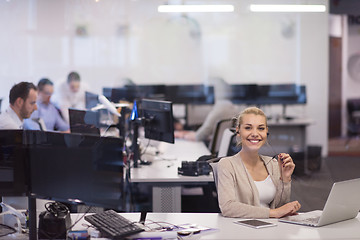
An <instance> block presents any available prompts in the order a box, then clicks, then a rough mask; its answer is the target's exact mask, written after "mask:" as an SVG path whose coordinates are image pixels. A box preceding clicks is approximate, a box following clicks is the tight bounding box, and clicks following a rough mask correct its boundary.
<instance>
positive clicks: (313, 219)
mask: <svg viewBox="0 0 360 240" xmlns="http://www.w3.org/2000/svg"><path fill="white" fill-rule="evenodd" d="M319 219H320V216H318V217H309V218H305V219H303V220H302V221H303V222H304V223H308V224H313V225H315V224H317V223H318V222H319Z"/></svg>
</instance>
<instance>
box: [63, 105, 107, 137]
mask: <svg viewBox="0 0 360 240" xmlns="http://www.w3.org/2000/svg"><path fill="white" fill-rule="evenodd" d="M69 119H70V131H71V133H82V134H88V135H95V136H100V123H99V112H94V111H87V110H78V109H72V108H69Z"/></svg>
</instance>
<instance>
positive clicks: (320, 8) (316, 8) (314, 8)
mask: <svg viewBox="0 0 360 240" xmlns="http://www.w3.org/2000/svg"><path fill="white" fill-rule="evenodd" d="M250 11H252V12H325V11H326V6H325V5H260V4H251V5H250Z"/></svg>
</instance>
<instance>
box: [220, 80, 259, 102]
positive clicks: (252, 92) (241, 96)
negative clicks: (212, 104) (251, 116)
mask: <svg viewBox="0 0 360 240" xmlns="http://www.w3.org/2000/svg"><path fill="white" fill-rule="evenodd" d="M229 90H230V91H229V93H228V96H227V99H229V100H230V101H232V102H233V103H235V104H253V103H254V102H255V101H256V98H257V85H256V84H232V85H231V86H230V88H229Z"/></svg>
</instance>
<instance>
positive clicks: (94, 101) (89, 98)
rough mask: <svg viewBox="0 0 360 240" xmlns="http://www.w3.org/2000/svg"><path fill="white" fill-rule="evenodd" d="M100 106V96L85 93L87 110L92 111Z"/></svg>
mask: <svg viewBox="0 0 360 240" xmlns="http://www.w3.org/2000/svg"><path fill="white" fill-rule="evenodd" d="M98 104H99V95H97V94H95V93H91V92H85V108H86V109H91V108H93V107H96V106H97V105H98Z"/></svg>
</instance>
